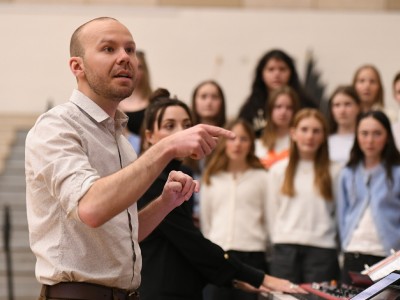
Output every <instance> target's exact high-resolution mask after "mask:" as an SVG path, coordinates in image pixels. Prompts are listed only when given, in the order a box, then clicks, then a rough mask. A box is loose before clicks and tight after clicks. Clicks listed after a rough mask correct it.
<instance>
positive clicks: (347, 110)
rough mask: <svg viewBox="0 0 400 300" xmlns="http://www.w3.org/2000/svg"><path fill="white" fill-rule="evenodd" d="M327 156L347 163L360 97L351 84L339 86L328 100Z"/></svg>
mask: <svg viewBox="0 0 400 300" xmlns="http://www.w3.org/2000/svg"><path fill="white" fill-rule="evenodd" d="M328 105H329V112H328V121H329V131H330V136H329V139H328V146H329V156H330V159H331V160H332V161H335V162H339V163H342V164H343V165H344V164H345V163H347V161H348V160H349V156H350V150H351V147H352V146H353V144H354V137H355V132H356V122H357V116H358V114H359V113H360V111H361V107H360V105H361V104H360V98H359V97H358V95H357V93H356V91H355V90H354V88H353V87H352V86H339V87H337V88H336V90H335V91H334V92H333V93H332V96H331V98H330V99H329V102H328Z"/></svg>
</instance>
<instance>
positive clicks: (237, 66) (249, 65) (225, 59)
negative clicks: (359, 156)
mask: <svg viewBox="0 0 400 300" xmlns="http://www.w3.org/2000/svg"><path fill="white" fill-rule="evenodd" d="M28 2H29V1H28ZM73 2H74V3H76V2H82V1H73ZM222 2H226V1H222ZM247 2H253V4H254V6H255V5H256V3H257V2H260V1H255V0H254V1H247ZM270 2H272V1H270ZM311 2H312V1H311ZM356 2H357V1H356ZM392 2H393V1H392ZM394 2H395V1H394ZM394 2H393V3H394ZM240 3H243V2H240ZM381 3H383V2H382V1H381ZM385 3H386V2H385ZM101 15H108V16H113V17H116V18H118V19H119V20H120V21H122V22H123V23H125V24H126V25H127V26H128V27H129V28H130V29H131V31H132V32H133V35H134V37H135V39H136V41H137V44H138V46H139V48H141V49H144V50H145V51H146V53H147V57H148V61H149V64H150V69H151V73H152V79H153V83H154V84H153V85H154V87H158V86H163V87H167V88H169V89H170V91H171V92H172V93H173V94H177V95H178V96H179V97H180V98H183V99H185V100H189V98H190V95H191V91H192V89H193V87H194V86H195V85H196V84H197V83H198V82H199V81H201V80H204V79H206V78H213V79H216V80H217V81H219V82H220V83H221V84H222V86H223V88H224V90H225V92H226V95H227V98H228V113H229V115H230V116H232V115H235V114H236V112H237V110H238V107H239V106H240V105H241V103H242V101H243V100H244V98H245V97H246V95H247V94H248V92H249V89H250V84H251V80H252V76H253V70H254V67H255V64H256V62H257V60H258V58H259V57H260V56H261V55H262V54H263V53H264V52H265V51H267V50H269V49H271V48H273V47H279V48H282V49H284V50H285V51H287V52H288V53H289V54H291V55H292V56H293V57H294V58H295V59H296V62H297V67H298V71H299V73H300V75H301V76H302V75H303V74H304V63H305V58H306V53H307V51H308V50H312V51H313V52H314V54H315V56H316V58H317V63H318V68H319V70H320V71H321V73H322V80H323V82H325V83H326V84H327V94H329V93H330V92H331V91H332V90H333V89H334V88H335V87H336V85H338V84H342V83H348V82H350V81H351V78H352V76H353V73H354V70H355V69H356V68H357V67H358V66H360V65H361V64H364V63H372V64H375V65H376V66H377V67H378V68H379V70H380V71H381V75H382V79H383V82H384V85H385V92H386V101H387V103H388V106H389V107H391V108H395V103H394V101H393V99H392V95H391V89H390V88H391V81H392V78H393V76H394V74H395V73H396V72H397V71H400V39H399V38H398V36H399V32H398V31H399V28H400V12H397V11H392V12H387V11H385V10H379V11H377V12H374V11H373V10H370V9H367V10H362V11H360V10H357V11H355V10H338V9H334V10H332V9H329V10H325V9H301V8H299V9H295V10H287V9H278V8H270V9H266V8H246V9H243V8H242V9H239V8H196V7H169V6H164V7H160V6H157V7H156V6H140V7H135V6H133V5H106V4H104V5H101V4H98V5H94V4H92V5H82V4H70V5H57V4H53V5H38V4H36V5H29V4H25V3H19V4H10V3H1V1H0V36H1V39H2V42H1V47H0V57H1V59H0V70H1V75H0V76H1V77H0V78H1V81H0V82H1V88H0V101H1V104H2V105H1V106H0V111H1V112H40V111H42V110H44V109H45V107H46V103H47V101H48V100H49V99H52V100H53V101H54V102H55V103H56V104H58V103H62V102H64V101H66V100H67V99H68V97H69V95H70V93H71V89H72V88H74V86H75V81H74V78H73V76H72V75H71V73H70V71H69V68H68V46H69V38H70V35H71V34H72V32H73V30H74V29H75V28H76V27H77V26H78V25H80V24H81V23H83V22H85V21H87V20H89V19H91V18H94V17H97V16H101Z"/></svg>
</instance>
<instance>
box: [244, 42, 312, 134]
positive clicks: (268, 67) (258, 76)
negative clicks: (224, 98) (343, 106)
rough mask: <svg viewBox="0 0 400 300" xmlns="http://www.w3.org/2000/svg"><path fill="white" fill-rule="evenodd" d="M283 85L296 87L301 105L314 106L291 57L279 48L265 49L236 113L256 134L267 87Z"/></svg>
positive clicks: (263, 116) (262, 118)
mask: <svg viewBox="0 0 400 300" xmlns="http://www.w3.org/2000/svg"><path fill="white" fill-rule="evenodd" d="M283 85H288V86H290V87H291V88H292V89H294V90H295V91H296V93H297V94H298V96H299V99H300V105H301V107H302V108H303V107H312V108H316V107H317V104H316V103H315V101H314V100H312V99H311V98H310V97H309V96H308V95H306V93H305V91H304V89H303V87H302V85H301V83H300V79H299V76H298V75H297V71H296V68H295V65H294V61H293V59H292V58H291V57H290V56H289V55H288V54H286V53H285V52H284V51H282V50H279V49H273V50H271V51H268V52H267V53H265V54H264V55H263V56H262V57H261V59H260V60H259V62H258V64H257V67H256V70H255V74H254V79H253V83H252V87H251V93H250V95H249V97H248V98H247V100H246V102H245V103H244V104H243V106H242V107H241V109H240V112H239V117H240V118H243V119H245V120H246V121H248V122H249V123H250V124H251V125H252V126H253V129H254V130H255V132H256V137H260V136H261V132H262V130H263V129H264V127H265V125H266V111H265V107H266V102H267V101H268V98H269V95H270V93H271V91H273V90H275V89H277V88H278V87H281V86H283Z"/></svg>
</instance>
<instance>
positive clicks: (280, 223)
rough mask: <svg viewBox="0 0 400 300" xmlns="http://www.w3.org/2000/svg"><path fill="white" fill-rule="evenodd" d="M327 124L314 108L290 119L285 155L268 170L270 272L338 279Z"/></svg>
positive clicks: (336, 170) (291, 277) (307, 278)
mask: <svg viewBox="0 0 400 300" xmlns="http://www.w3.org/2000/svg"><path fill="white" fill-rule="evenodd" d="M327 137H328V126H327V123H326V121H325V118H324V116H323V115H322V114H321V113H320V112H319V111H318V110H316V109H302V110H300V111H299V112H298V113H297V114H296V116H295V117H294V121H293V127H292V129H291V138H292V142H291V147H290V154H289V158H288V159H284V160H281V161H279V162H277V163H276V164H274V165H273V166H272V167H271V169H270V171H269V174H268V179H269V180H268V186H267V188H268V208H267V211H268V218H267V220H268V222H269V223H268V228H269V229H270V236H271V241H272V245H273V249H272V255H271V261H270V270H271V271H270V272H271V274H274V276H279V277H282V278H286V279H288V280H291V281H293V282H296V283H301V282H320V281H329V280H332V279H338V278H339V263H338V258H337V242H336V239H337V231H336V222H335V217H334V210H335V202H334V188H333V187H334V181H335V179H336V176H337V174H338V173H339V167H338V165H337V164H331V162H330V160H329V154H328V144H327Z"/></svg>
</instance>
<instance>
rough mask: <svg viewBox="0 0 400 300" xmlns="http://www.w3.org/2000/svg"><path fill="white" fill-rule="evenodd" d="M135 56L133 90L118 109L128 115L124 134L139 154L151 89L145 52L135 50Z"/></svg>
mask: <svg viewBox="0 0 400 300" xmlns="http://www.w3.org/2000/svg"><path fill="white" fill-rule="evenodd" d="M136 57H137V59H138V73H137V79H136V86H135V90H134V91H133V93H132V95H131V96H130V97H128V98H126V99H124V100H123V101H121V102H120V104H119V109H120V110H122V111H123V112H124V113H125V114H126V115H127V116H128V117H129V119H128V124H127V132H126V136H127V138H128V140H129V142H130V143H131V144H132V146H133V148H134V149H135V151H136V153H137V154H139V153H140V152H141V150H142V147H143V144H142V134H143V133H142V129H141V128H142V123H143V119H144V112H145V110H146V107H147V106H148V105H149V102H150V95H151V92H152V89H151V80H150V71H149V67H148V65H147V61H146V56H145V53H144V52H143V51H136Z"/></svg>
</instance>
